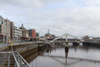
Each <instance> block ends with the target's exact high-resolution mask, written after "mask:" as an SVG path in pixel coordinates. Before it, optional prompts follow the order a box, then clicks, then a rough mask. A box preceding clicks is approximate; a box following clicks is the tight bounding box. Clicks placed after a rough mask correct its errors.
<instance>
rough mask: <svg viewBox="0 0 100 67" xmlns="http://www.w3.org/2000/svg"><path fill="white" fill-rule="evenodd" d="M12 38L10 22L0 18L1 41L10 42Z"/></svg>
mask: <svg viewBox="0 0 100 67" xmlns="http://www.w3.org/2000/svg"><path fill="white" fill-rule="evenodd" d="M9 37H10V20H8V19H4V18H3V17H2V16H0V41H4V42H8V38H9Z"/></svg>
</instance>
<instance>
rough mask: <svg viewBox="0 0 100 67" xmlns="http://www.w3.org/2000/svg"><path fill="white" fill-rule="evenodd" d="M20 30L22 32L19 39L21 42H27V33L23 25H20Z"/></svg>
mask: <svg viewBox="0 0 100 67" xmlns="http://www.w3.org/2000/svg"><path fill="white" fill-rule="evenodd" d="M20 29H21V30H22V37H21V39H22V40H23V41H25V40H29V32H28V31H27V30H26V28H25V27H24V26H23V24H22V26H21V27H20Z"/></svg>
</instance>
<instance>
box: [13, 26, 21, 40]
mask: <svg viewBox="0 0 100 67" xmlns="http://www.w3.org/2000/svg"><path fill="white" fill-rule="evenodd" d="M21 37H22V29H18V28H17V27H16V26H14V40H15V41H18V40H20V38H21Z"/></svg>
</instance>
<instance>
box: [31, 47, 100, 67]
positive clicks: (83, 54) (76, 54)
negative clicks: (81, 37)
mask: <svg viewBox="0 0 100 67" xmlns="http://www.w3.org/2000/svg"><path fill="white" fill-rule="evenodd" d="M67 54H68V57H67V58H66V57H65V56H66V52H65V47H63V46H56V47H54V48H46V50H45V51H44V52H40V53H39V55H38V56H37V57H36V58H35V59H34V60H33V61H31V62H30V63H29V64H30V65H31V66H32V67H66V66H67V67H84V66H85V67H98V66H100V48H96V47H87V46H80V47H79V46H76V47H70V48H69V51H68V53H67ZM97 61H98V62H97Z"/></svg>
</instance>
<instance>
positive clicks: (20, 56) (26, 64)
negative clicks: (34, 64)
mask: <svg viewBox="0 0 100 67" xmlns="http://www.w3.org/2000/svg"><path fill="white" fill-rule="evenodd" d="M14 52H16V53H17V54H18V55H19V56H20V57H21V59H22V60H23V61H24V62H25V64H26V65H27V66H28V67H31V66H30V65H29V64H28V63H27V61H26V60H25V59H24V58H23V57H22V56H21V55H20V54H19V52H18V51H14Z"/></svg>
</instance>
